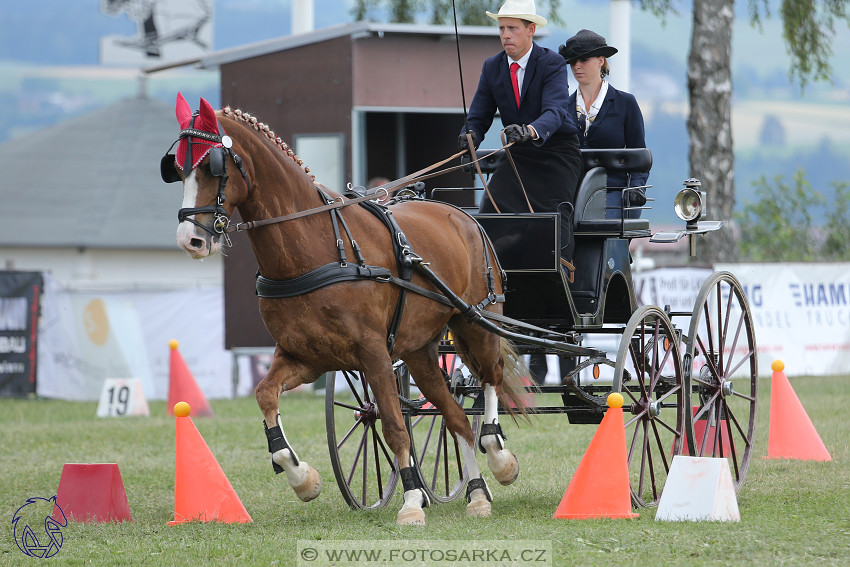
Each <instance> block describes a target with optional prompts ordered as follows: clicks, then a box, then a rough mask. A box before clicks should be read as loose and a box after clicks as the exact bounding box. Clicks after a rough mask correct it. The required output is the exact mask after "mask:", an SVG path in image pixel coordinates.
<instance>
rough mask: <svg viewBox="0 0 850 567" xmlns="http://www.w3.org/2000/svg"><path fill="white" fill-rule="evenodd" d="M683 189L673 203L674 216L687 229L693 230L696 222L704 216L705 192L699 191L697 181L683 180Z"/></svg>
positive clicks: (692, 179)
mask: <svg viewBox="0 0 850 567" xmlns="http://www.w3.org/2000/svg"><path fill="white" fill-rule="evenodd" d="M684 185H685V188H684V189H682V190H681V191H679V194H678V195H676V199H675V200H674V201H673V209H674V210H675V211H676V216H677V217H679V218H680V219H682V220H683V221H685V222H686V223H687V227H688V228H695V227H696V224H697V221H699V220H700V219H701V218H703V217H704V216H705V191H700V190H699V187H700V185H701V183H700V182H699V179H694V178H691V179H687V180H685V183H684Z"/></svg>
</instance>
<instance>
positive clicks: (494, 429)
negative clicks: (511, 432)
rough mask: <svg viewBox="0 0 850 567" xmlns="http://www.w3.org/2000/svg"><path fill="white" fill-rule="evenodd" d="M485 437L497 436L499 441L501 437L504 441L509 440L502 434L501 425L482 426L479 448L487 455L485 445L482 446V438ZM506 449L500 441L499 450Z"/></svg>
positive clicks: (479, 435) (487, 424)
mask: <svg viewBox="0 0 850 567" xmlns="http://www.w3.org/2000/svg"><path fill="white" fill-rule="evenodd" d="M485 435H496V436H497V437H496V439H499V437H498V436H499V435H501V438H502V439H505V440H507V438H508V437H507V435H505V434H504V433H502V426H501V425H499V424H498V423H483V424H482V425H481V433H479V434H478V448H479V449H480V450H481V452H482V453H484V454H485V455H486V454H487V451H486V450H485V449H484V445H482V444H481V438H482V437H484V436H485ZM504 448H505V446H504V445H502V442H501V441H499V449H504Z"/></svg>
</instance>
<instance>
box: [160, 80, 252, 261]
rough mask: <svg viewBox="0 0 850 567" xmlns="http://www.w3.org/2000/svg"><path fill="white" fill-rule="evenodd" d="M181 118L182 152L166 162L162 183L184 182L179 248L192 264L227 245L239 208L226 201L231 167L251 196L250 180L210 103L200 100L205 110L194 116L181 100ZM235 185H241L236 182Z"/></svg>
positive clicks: (180, 97)
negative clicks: (234, 217)
mask: <svg viewBox="0 0 850 567" xmlns="http://www.w3.org/2000/svg"><path fill="white" fill-rule="evenodd" d="M176 114H177V122H178V124H180V137H179V139H178V141H177V142H176V143H177V151H176V153H174V154H170V153H167V154H166V155H165V156H164V157H163V158H162V162H161V163H160V169H161V173H162V179H163V181H165V182H166V183H171V182H176V181H183V207H182V208H181V209H180V210H179V211H178V213H177V219H178V221H179V223H180V224H179V225H178V226H177V244H178V246H180V248H182V249H183V250H185V251H186V252H188V253H189V255H190V256H192V257H193V258H205V257H207V256H209V255H210V254H214V253H216V252H218V251H219V250H220V249H221V241H222V238H224V240H225V242H227V241H228V237H227V233H226V229H227V226H228V224H229V221H230V214H231V213H232V212H233V208H234V204H233V202H232V200H231V202H228V199H227V193H228V185H229V184H228V175H227V167H228V164H229V163H232V164H235V165H236V167H238V169H239V171H240V172H241V174H242V175H241V176H242V178H243V179H244V183H245V185H244V187H243V189H244V190H246V191H247V186H248V177H247V175H246V173H245V170H244V169H243V167H242V162H241V160H240V158H239V156H238V155H236V153H235V152H234V150H233V141H232V140H231V138H230V137H229V136H227V135H226V134H225V132H224V129H223V128H222V127H221V124H220V123H219V121H218V117H217V116H216V113H215V111H214V110H213V108H212V106H210V104H209V103H208V102H207V101H206V100H204V99H201V104H200V109H199V110H198V111H197V112H195V113H193V112H192V111H191V109H190V108H189V104H188V103H187V102H186V100H185V99H184V98H183V95H181V94H178V95H177V109H176ZM172 147H173V144H172ZM234 183H240V184H241V183H242V180H240V179H238V176H237V178H236V179H235V180H234ZM230 185H232V184H230Z"/></svg>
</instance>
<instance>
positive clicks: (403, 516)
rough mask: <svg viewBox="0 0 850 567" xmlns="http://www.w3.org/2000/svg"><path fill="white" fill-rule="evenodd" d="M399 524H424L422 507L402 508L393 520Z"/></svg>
mask: <svg viewBox="0 0 850 567" xmlns="http://www.w3.org/2000/svg"><path fill="white" fill-rule="evenodd" d="M395 523H396V525H399V526H424V525H425V512H424V511H423V510H422V508H404V507H402V509H401V510H399V511H398V516H396V520H395Z"/></svg>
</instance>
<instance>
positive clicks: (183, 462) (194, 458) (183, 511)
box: [168, 402, 253, 526]
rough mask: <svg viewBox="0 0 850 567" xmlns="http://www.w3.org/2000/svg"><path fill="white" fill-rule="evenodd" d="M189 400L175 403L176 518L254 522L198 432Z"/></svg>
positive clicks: (169, 523)
mask: <svg viewBox="0 0 850 567" xmlns="http://www.w3.org/2000/svg"><path fill="white" fill-rule="evenodd" d="M189 412H190V407H189V404H187V403H186V402H178V403H177V404H175V406H174V415H176V416H177V455H176V459H175V467H174V469H175V470H174V520H173V521H171V522H168V525H169V526H173V525H176V524H181V523H183V522H221V523H225V524H235V523H240V524H241V523H245V522H251V521H253V520H251V516H250V515H248V511H247V510H245V506H243V505H242V501H241V500H239V497H238V496H237V495H236V491H234V490H233V486H232V485H231V484H230V481H229V480H227V476H225V474H224V472H223V471H222V470H221V466H219V464H218V461H217V460H216V459H215V456H214V455H213V454H212V451H210V448H209V447H208V446H207V444H206V442H205V441H204V438H203V437H201V434H200V433H199V432H198V429H197V428H196V427H195V424H194V423H193V422H192V418H190V417H189Z"/></svg>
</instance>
